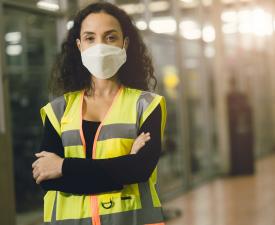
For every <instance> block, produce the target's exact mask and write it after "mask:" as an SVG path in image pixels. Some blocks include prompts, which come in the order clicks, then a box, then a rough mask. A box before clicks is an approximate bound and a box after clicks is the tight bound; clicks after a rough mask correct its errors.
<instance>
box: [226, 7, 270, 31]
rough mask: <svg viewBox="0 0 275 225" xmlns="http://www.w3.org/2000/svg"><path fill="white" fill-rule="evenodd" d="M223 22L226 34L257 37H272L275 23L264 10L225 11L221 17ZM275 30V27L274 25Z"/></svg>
mask: <svg viewBox="0 0 275 225" xmlns="http://www.w3.org/2000/svg"><path fill="white" fill-rule="evenodd" d="M221 19H222V21H223V22H225V23H224V24H223V28H222V30H223V32H224V33H226V34H233V33H237V32H238V31H239V32H240V33H241V34H254V35H256V36H267V35H272V32H273V22H272V15H271V14H270V13H268V12H266V11H264V10H263V9H260V8H256V9H253V10H247V9H244V10H240V11H239V12H236V11H233V10H231V11H225V12H223V13H222V15H221ZM274 28H275V25H274Z"/></svg>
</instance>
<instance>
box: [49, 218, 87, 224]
mask: <svg viewBox="0 0 275 225" xmlns="http://www.w3.org/2000/svg"><path fill="white" fill-rule="evenodd" d="M91 224H92V219H91V217H89V218H81V219H67V220H58V221H52V222H44V225H91Z"/></svg>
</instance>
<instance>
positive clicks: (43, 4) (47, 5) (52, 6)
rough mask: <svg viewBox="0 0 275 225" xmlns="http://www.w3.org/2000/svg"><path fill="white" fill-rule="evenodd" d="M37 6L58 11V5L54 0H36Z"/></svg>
mask: <svg viewBox="0 0 275 225" xmlns="http://www.w3.org/2000/svg"><path fill="white" fill-rule="evenodd" d="M36 5H37V7H38V8H41V9H45V10H49V11H58V10H59V5H58V3H57V2H56V1H53V0H52V1H50V0H48V1H46V0H40V1H38V2H37V4H36Z"/></svg>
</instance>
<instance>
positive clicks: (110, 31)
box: [82, 29, 118, 36]
mask: <svg viewBox="0 0 275 225" xmlns="http://www.w3.org/2000/svg"><path fill="white" fill-rule="evenodd" d="M113 32H117V33H118V31H117V30H116V29H111V30H107V31H105V32H104V34H109V33H113ZM85 34H95V33H94V32H92V31H84V32H83V34H82V36H83V35H85Z"/></svg>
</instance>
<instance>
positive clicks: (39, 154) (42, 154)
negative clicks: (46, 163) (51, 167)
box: [35, 151, 49, 157]
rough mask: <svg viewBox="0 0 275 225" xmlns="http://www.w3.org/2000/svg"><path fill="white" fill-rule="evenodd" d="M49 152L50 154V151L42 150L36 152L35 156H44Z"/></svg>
mask: <svg viewBox="0 0 275 225" xmlns="http://www.w3.org/2000/svg"><path fill="white" fill-rule="evenodd" d="M48 154H49V152H47V151H42V152H38V153H35V156H36V157H44V156H47V155H48Z"/></svg>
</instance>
